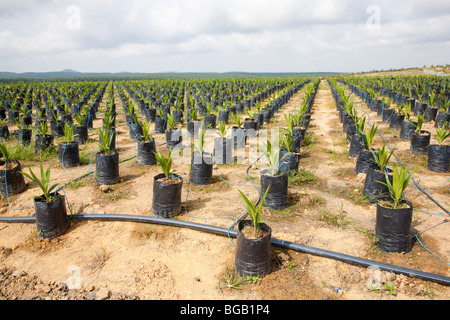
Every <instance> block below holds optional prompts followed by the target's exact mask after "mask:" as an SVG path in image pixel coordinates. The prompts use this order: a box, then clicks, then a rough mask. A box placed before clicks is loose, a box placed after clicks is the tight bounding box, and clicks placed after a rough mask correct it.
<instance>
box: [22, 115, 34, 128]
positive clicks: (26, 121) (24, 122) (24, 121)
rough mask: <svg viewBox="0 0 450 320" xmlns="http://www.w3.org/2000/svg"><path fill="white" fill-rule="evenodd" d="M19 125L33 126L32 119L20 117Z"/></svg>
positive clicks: (30, 117)
mask: <svg viewBox="0 0 450 320" xmlns="http://www.w3.org/2000/svg"><path fill="white" fill-rule="evenodd" d="M20 123H21V125H23V126H31V125H32V124H33V117H32V116H30V115H27V116H22V118H21V119H20Z"/></svg>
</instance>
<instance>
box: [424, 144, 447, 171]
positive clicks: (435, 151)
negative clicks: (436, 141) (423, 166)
mask: <svg viewBox="0 0 450 320" xmlns="http://www.w3.org/2000/svg"><path fill="white" fill-rule="evenodd" d="M427 163H428V164H427V166H428V170H430V171H433V172H442V173H446V172H448V171H449V170H450V146H448V145H441V146H440V145H430V146H429V147H428V162H427Z"/></svg>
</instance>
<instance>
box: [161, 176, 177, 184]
mask: <svg viewBox="0 0 450 320" xmlns="http://www.w3.org/2000/svg"><path fill="white" fill-rule="evenodd" d="M157 180H158V181H160V182H164V183H168V184H179V183H181V181H182V179H181V178H176V177H172V178H167V177H163V178H159V179H157Z"/></svg>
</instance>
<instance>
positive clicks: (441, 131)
mask: <svg viewBox="0 0 450 320" xmlns="http://www.w3.org/2000/svg"><path fill="white" fill-rule="evenodd" d="M448 137H450V130H448V129H446V128H444V127H442V128H438V129H436V135H435V136H434V138H435V139H436V141H437V143H438V144H439V145H440V146H442V145H443V144H444V141H445V140H446V139H447V138H448Z"/></svg>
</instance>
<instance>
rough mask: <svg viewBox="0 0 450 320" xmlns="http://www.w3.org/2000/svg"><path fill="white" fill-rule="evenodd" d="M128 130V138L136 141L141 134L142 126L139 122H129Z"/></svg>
mask: <svg viewBox="0 0 450 320" xmlns="http://www.w3.org/2000/svg"><path fill="white" fill-rule="evenodd" d="M128 131H129V133H130V139H131V140H133V141H136V140H138V139H140V138H141V137H142V135H143V131H142V127H141V125H140V124H139V123H135V122H129V123H128Z"/></svg>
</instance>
